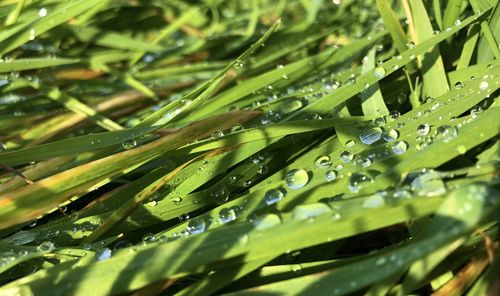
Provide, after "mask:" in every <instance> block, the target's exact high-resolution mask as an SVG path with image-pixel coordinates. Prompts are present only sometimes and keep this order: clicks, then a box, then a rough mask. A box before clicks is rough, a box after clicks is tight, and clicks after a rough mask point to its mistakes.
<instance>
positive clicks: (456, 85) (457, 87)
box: [455, 81, 464, 89]
mask: <svg viewBox="0 0 500 296" xmlns="http://www.w3.org/2000/svg"><path fill="white" fill-rule="evenodd" d="M463 87H464V84H463V83H462V82H461V81H457V82H455V88H456V89H461V88H463Z"/></svg>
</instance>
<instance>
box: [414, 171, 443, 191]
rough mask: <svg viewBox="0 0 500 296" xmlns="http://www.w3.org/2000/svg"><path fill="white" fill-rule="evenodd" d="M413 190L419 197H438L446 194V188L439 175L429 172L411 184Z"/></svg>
mask: <svg viewBox="0 0 500 296" xmlns="http://www.w3.org/2000/svg"><path fill="white" fill-rule="evenodd" d="M411 190H413V192H415V193H416V194H417V195H419V196H437V195H443V194H445V193H446V187H445V185H444V182H443V180H441V177H440V176H439V174H438V173H437V172H435V171H428V172H426V173H424V174H422V175H420V176H418V177H416V178H415V179H414V180H413V181H412V182H411Z"/></svg>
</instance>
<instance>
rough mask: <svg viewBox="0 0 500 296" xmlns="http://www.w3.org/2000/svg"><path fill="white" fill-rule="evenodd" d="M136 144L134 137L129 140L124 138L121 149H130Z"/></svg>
mask: <svg viewBox="0 0 500 296" xmlns="http://www.w3.org/2000/svg"><path fill="white" fill-rule="evenodd" d="M136 146H137V141H136V140H134V139H131V140H126V141H124V142H123V143H122V147H123V149H125V150H129V149H132V148H134V147H136Z"/></svg>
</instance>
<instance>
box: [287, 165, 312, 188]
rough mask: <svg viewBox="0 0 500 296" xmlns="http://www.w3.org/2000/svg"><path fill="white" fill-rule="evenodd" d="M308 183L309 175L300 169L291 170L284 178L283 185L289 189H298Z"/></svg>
mask: <svg viewBox="0 0 500 296" xmlns="http://www.w3.org/2000/svg"><path fill="white" fill-rule="evenodd" d="M307 182H309V174H307V172H306V171H305V170H302V169H293V170H291V171H289V172H288V173H287V174H286V176H285V183H286V185H287V186H288V188H290V189H299V188H302V187H304V186H306V184H307Z"/></svg>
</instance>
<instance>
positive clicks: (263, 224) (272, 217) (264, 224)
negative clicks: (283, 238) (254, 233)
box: [252, 214, 281, 230]
mask: <svg viewBox="0 0 500 296" xmlns="http://www.w3.org/2000/svg"><path fill="white" fill-rule="evenodd" d="M252 222H253V224H254V225H255V229H257V230H262V229H266V228H270V227H274V226H276V225H279V224H281V218H280V217H279V216H278V215H276V214H267V215H265V216H263V217H258V218H256V219H254V220H252Z"/></svg>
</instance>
